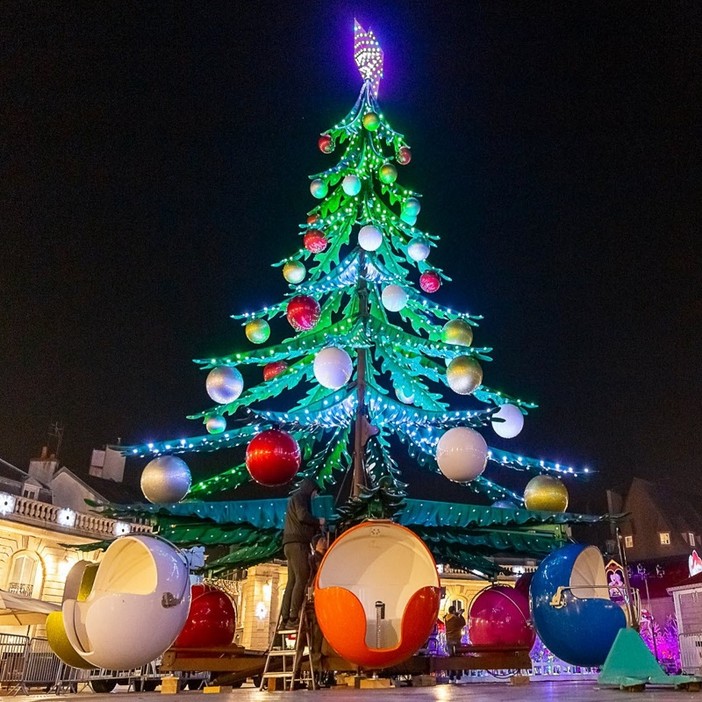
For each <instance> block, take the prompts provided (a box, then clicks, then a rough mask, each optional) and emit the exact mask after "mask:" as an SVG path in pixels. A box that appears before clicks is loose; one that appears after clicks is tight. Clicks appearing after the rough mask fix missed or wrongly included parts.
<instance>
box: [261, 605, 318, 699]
mask: <svg viewBox="0 0 702 702" xmlns="http://www.w3.org/2000/svg"><path fill="white" fill-rule="evenodd" d="M293 638H294V643H293ZM310 644H311V641H310V621H309V615H308V612H307V607H306V606H305V604H303V606H302V607H301V608H300V623H299V624H298V627H297V629H285V628H284V627H283V623H282V621H281V620H280V619H278V623H277V624H276V629H275V633H274V634H273V638H272V640H271V645H270V646H269V648H268V656H267V657H266V664H265V666H264V667H263V673H262V675H261V685H260V687H259V690H265V689H268V690H273V689H279V688H277V684H276V683H277V681H280V683H281V685H282V689H283V690H284V691H289V690H295V689H299V687H301V686H303V685H304V686H306V685H307V683H308V682H311V689H313V690H316V689H317V683H316V681H315V670H314V665H313V663H312V657H311V655H310V652H311V645H310ZM305 660H307V664H308V667H309V679H308V680H307V679H304V678H303V676H302V664H303V662H304V661H305ZM296 683H297V685H296Z"/></svg>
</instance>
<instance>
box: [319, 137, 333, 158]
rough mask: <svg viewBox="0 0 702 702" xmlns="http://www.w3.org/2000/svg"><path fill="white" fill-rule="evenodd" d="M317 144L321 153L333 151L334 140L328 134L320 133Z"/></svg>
mask: <svg viewBox="0 0 702 702" xmlns="http://www.w3.org/2000/svg"><path fill="white" fill-rule="evenodd" d="M317 146H318V147H319V150H320V151H321V152H322V153H323V154H330V153H331V152H332V151H334V140H333V139H332V138H331V137H330V136H329V134H322V136H321V137H319V139H318V140H317Z"/></svg>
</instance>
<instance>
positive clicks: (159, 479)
mask: <svg viewBox="0 0 702 702" xmlns="http://www.w3.org/2000/svg"><path fill="white" fill-rule="evenodd" d="M191 482H192V477H191V475H190V468H188V465H187V463H186V462H185V461H183V460H181V459H180V458H178V457H177V456H159V457H158V458H154V460H153V461H151V462H149V463H147V464H146V467H145V468H144V471H143V473H142V474H141V491H142V492H143V493H144V497H145V498H146V499H147V500H148V501H149V502H179V501H180V500H182V499H183V498H184V497H185V496H186V495H187V494H188V490H190V483H191Z"/></svg>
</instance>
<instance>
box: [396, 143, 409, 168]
mask: <svg viewBox="0 0 702 702" xmlns="http://www.w3.org/2000/svg"><path fill="white" fill-rule="evenodd" d="M395 158H396V159H397V162H398V163H399V164H400V165H401V166H406V165H407V164H408V163H409V162H410V161H411V160H412V152H411V151H410V147H409V146H401V147H400V148H399V149H398V150H397V154H396V155H395Z"/></svg>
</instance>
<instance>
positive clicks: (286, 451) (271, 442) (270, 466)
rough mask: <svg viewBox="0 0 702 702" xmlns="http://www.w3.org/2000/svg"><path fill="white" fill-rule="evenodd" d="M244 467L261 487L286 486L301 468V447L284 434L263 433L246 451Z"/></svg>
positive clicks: (271, 431) (254, 439)
mask: <svg viewBox="0 0 702 702" xmlns="http://www.w3.org/2000/svg"><path fill="white" fill-rule="evenodd" d="M246 468H247V470H248V471H249V474H250V475H251V477H252V478H253V479H254V480H255V481H256V482H257V483H260V484H261V485H265V486H266V487H276V486H278V485H285V484H286V483H289V482H290V481H291V480H292V479H293V478H294V477H295V474H296V473H297V471H298V470H299V469H300V447H299V446H298V443H297V441H295V439H294V438H293V437H292V436H290V434H288V433H287V432H285V431H281V430H280V429H268V430H266V431H262V432H261V433H260V434H258V435H257V436H255V437H254V438H253V439H252V440H251V442H250V443H249V445H248V446H247V448H246Z"/></svg>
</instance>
